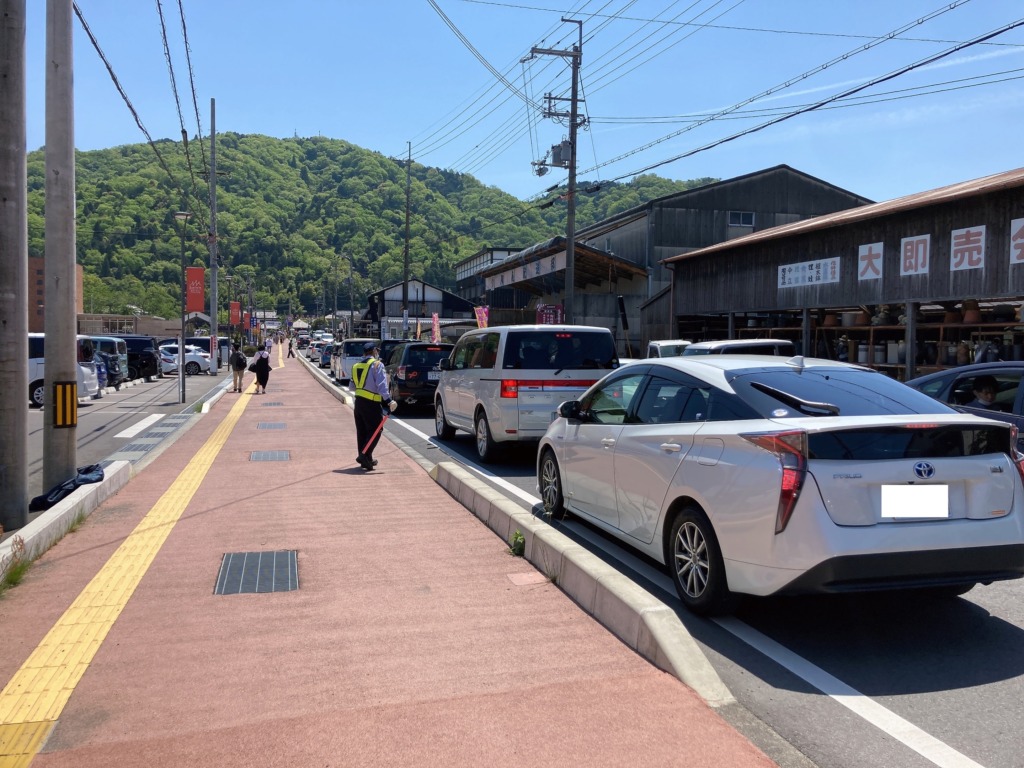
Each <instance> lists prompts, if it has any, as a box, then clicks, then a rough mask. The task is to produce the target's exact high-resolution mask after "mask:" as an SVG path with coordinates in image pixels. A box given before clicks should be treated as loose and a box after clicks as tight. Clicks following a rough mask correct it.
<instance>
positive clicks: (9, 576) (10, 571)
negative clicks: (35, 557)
mask: <svg viewBox="0 0 1024 768" xmlns="http://www.w3.org/2000/svg"><path fill="white" fill-rule="evenodd" d="M3 565H4V566H5V568H4V575H3V577H2V578H0V595H2V594H3V593H4V592H6V591H7V590H8V589H10V588H11V587H16V586H17V585H18V584H20V583H21V580H22V579H24V578H25V573H26V572H28V569H29V568H30V567H31V566H32V561H31V560H29V559H28V558H27V557H25V540H24V539H22V538H21V536H14V537H13V538H12V539H11V553H10V554H9V555H5V556H4V563H3Z"/></svg>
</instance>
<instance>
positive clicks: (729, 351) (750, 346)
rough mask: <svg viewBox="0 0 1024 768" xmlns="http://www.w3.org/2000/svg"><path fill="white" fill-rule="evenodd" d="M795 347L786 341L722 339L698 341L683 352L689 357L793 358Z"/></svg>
mask: <svg viewBox="0 0 1024 768" xmlns="http://www.w3.org/2000/svg"><path fill="white" fill-rule="evenodd" d="M795 354H796V345H795V344H793V342H792V341H789V340H788V339H723V340H721V341H699V342H697V343H696V344H690V345H688V346H687V347H686V349H684V350H683V355H684V356H689V355H781V356H783V357H793V355H795Z"/></svg>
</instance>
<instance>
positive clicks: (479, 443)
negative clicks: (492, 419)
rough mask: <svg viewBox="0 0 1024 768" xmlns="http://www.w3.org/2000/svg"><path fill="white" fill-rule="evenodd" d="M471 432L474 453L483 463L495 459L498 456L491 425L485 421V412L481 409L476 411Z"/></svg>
mask: <svg viewBox="0 0 1024 768" xmlns="http://www.w3.org/2000/svg"><path fill="white" fill-rule="evenodd" d="M473 434H474V437H475V438H476V453H477V456H479V457H480V461H482V462H483V463H484V464H490V463H491V462H492V461H496V460H497V458H498V444H497V443H496V442H494V437H493V436H492V435H491V425H490V424H488V423H487V414H486V413H484V412H483V410H480V411H478V412H477V414H476V422H475V429H474V430H473Z"/></svg>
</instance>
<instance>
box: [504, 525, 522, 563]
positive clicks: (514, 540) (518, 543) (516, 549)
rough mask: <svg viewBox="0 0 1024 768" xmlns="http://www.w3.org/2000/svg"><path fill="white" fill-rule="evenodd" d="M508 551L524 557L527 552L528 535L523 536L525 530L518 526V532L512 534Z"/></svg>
mask: <svg viewBox="0 0 1024 768" xmlns="http://www.w3.org/2000/svg"><path fill="white" fill-rule="evenodd" d="M508 551H509V554H510V555H513V556H514V557H522V556H523V554H524V553H525V552H526V537H525V536H523V532H522V531H520V530H519V529H518V528H516V532H515V533H513V534H512V537H511V538H510V539H509V541H508Z"/></svg>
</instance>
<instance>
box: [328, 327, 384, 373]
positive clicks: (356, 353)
mask: <svg viewBox="0 0 1024 768" xmlns="http://www.w3.org/2000/svg"><path fill="white" fill-rule="evenodd" d="M368 341H372V342H374V343H376V344H380V343H381V342H380V339H370V338H364V339H345V340H344V341H342V342H341V345H340V346H341V354H340V355H339V356H338V358H337V360H335V362H334V371H333V372H334V378H335V379H336V380H337V381H338V382H340V383H343V384H347V383H348V382H349V380H350V379H351V377H352V366H353V365H355V364H356V363H358V362H359V361H360V360H362V359H363V347H364V346H366V342H368Z"/></svg>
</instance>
